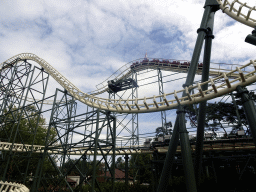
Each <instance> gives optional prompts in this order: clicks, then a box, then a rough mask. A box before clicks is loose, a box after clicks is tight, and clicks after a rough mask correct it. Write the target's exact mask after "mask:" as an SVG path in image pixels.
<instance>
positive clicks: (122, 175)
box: [99, 169, 133, 180]
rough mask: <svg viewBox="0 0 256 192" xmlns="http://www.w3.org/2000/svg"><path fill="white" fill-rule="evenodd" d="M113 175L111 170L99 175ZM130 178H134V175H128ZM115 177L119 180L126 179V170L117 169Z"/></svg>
mask: <svg viewBox="0 0 256 192" xmlns="http://www.w3.org/2000/svg"><path fill="white" fill-rule="evenodd" d="M105 176H106V177H109V178H110V177H111V174H110V171H107V172H106V174H105V173H103V174H101V175H99V177H105ZM128 178H129V179H133V178H132V177H130V176H128ZM115 179H117V180H122V179H125V172H124V171H121V170H120V169H115Z"/></svg>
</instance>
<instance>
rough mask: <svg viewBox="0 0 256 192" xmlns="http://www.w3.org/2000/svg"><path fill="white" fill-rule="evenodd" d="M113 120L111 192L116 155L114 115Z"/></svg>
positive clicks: (113, 185) (113, 182) (113, 186)
mask: <svg viewBox="0 0 256 192" xmlns="http://www.w3.org/2000/svg"><path fill="white" fill-rule="evenodd" d="M113 119H114V121H113V130H112V131H113V137H112V142H113V148H112V149H113V155H112V166H111V168H112V174H113V175H112V192H114V191H115V177H116V174H115V159H116V158H115V157H116V117H113Z"/></svg>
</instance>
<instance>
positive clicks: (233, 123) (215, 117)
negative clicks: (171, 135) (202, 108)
mask: <svg viewBox="0 0 256 192" xmlns="http://www.w3.org/2000/svg"><path fill="white" fill-rule="evenodd" d="M237 104H238V105H237V111H236V108H235V105H234V104H233V103H225V102H218V103H208V104H207V106H206V119H205V127H206V129H208V130H210V131H213V133H214V132H215V131H216V130H217V129H223V130H224V132H225V134H226V135H227V134H228V133H227V132H226V130H225V129H224V126H223V125H224V124H228V126H230V128H232V131H231V132H230V134H234V133H235V132H236V131H237V130H239V129H241V128H242V126H246V127H248V122H247V119H246V116H245V112H244V110H243V107H242V106H241V102H240V100H238V101H237ZM186 109H187V114H188V115H187V117H188V118H189V120H190V122H191V124H192V126H197V115H198V109H195V108H193V107H192V105H190V106H188V107H187V108H186ZM237 112H238V113H237ZM238 117H239V118H240V120H241V121H240V122H239V120H238V119H239V118H238Z"/></svg>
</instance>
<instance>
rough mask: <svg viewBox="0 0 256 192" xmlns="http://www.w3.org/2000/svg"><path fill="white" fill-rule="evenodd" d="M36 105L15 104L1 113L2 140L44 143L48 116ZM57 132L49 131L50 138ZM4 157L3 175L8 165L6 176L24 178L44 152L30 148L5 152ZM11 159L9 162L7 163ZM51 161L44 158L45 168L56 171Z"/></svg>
mask: <svg viewBox="0 0 256 192" xmlns="http://www.w3.org/2000/svg"><path fill="white" fill-rule="evenodd" d="M35 109H36V108H35V107H34V106H28V107H25V108H24V109H17V108H15V107H13V108H9V109H8V110H5V112H4V113H3V115H2V116H0V120H1V123H0V141H2V142H9V143H20V144H29V145H32V144H33V145H43V146H44V145H45V139H46V135H47V131H48V127H47V126H46V120H45V118H43V116H42V115H41V114H40V113H39V112H38V111H36V110H35ZM56 136H57V133H56V131H55V130H54V129H53V128H52V129H50V131H49V140H50V141H53V140H54V139H55V138H56ZM2 155H3V158H4V159H3V160H2V162H1V165H0V177H1V176H3V174H4V170H5V167H7V166H8V171H7V175H6V179H7V180H16V181H19V180H22V179H24V176H25V175H27V176H28V175H29V174H30V173H33V174H34V173H35V170H36V168H37V165H38V162H39V160H40V158H41V157H42V156H41V154H36V153H32V152H31V151H30V150H29V149H28V151H27V152H22V153H21V152H7V151H5V152H3V154H2ZM8 159H9V160H10V161H9V164H8ZM53 170H54V168H53V167H52V165H51V163H50V161H49V160H48V159H47V160H46V161H45V162H44V166H43V171H49V172H50V171H53Z"/></svg>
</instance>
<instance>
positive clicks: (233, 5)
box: [217, 0, 256, 28]
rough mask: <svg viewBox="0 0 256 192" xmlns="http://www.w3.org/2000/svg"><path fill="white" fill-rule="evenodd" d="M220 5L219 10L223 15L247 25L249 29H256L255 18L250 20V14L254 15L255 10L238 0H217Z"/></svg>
mask: <svg viewBox="0 0 256 192" xmlns="http://www.w3.org/2000/svg"><path fill="white" fill-rule="evenodd" d="M217 1H218V3H219V4H220V9H221V10H222V11H223V13H226V14H227V15H228V16H230V17H232V18H233V19H235V20H237V21H239V22H241V23H243V24H245V25H248V26H250V27H253V28H254V27H256V18H255V19H254V18H252V13H253V14H255V13H256V8H255V6H254V7H251V6H249V5H247V3H244V2H241V1H239V0H233V1H228V0H217Z"/></svg>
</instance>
